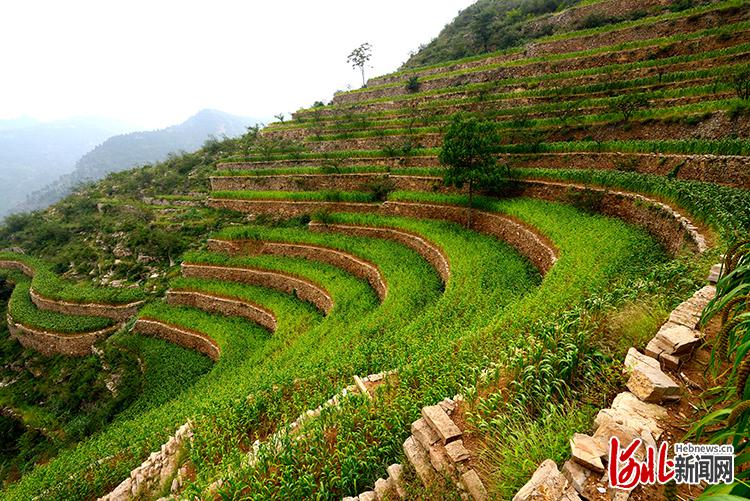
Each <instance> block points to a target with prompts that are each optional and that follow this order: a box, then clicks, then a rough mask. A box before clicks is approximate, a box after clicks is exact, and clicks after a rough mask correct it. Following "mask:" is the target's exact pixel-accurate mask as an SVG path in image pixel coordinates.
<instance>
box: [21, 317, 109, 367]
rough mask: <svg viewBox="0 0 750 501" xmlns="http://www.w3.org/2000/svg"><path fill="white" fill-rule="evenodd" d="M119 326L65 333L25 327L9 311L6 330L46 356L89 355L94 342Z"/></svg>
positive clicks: (27, 346) (22, 342) (23, 343)
mask: <svg viewBox="0 0 750 501" xmlns="http://www.w3.org/2000/svg"><path fill="white" fill-rule="evenodd" d="M119 328H120V325H113V326H111V327H107V328H106V329H101V330H98V331H92V332H82V333H75V334H66V333H61V332H52V331H44V330H41V329H35V328H32V327H27V326H25V325H23V324H20V323H17V322H16V321H15V320H14V319H13V317H12V316H11V315H10V313H9V314H8V330H9V331H10V335H11V337H12V338H14V339H17V340H18V342H20V343H21V345H22V346H23V347H24V348H31V349H33V350H36V351H38V352H39V353H41V354H43V355H46V356H52V355H58V354H62V355H66V356H71V357H82V356H86V355H90V354H91V347H92V346H93V345H94V343H96V342H98V341H100V340H102V339H104V338H106V337H107V336H109V335H110V334H112V333H114V332H115V331H117V329H119Z"/></svg>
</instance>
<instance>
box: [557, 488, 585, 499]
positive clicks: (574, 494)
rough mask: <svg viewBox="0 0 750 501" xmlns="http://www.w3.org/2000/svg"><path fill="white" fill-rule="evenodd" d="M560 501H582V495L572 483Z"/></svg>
mask: <svg viewBox="0 0 750 501" xmlns="http://www.w3.org/2000/svg"><path fill="white" fill-rule="evenodd" d="M560 501H582V499H581V496H579V495H578V491H576V490H575V488H574V487H573V486H572V485H569V486H568V488H567V489H565V492H563V495H562V497H561V498H560Z"/></svg>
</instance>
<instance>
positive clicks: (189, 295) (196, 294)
mask: <svg viewBox="0 0 750 501" xmlns="http://www.w3.org/2000/svg"><path fill="white" fill-rule="evenodd" d="M167 303H169V304H171V305H175V306H187V307H189V308H196V309H199V310H203V311H205V312H208V313H218V314H220V315H224V316H227V317H241V318H245V319H247V320H249V321H251V322H254V323H256V324H258V325H260V326H261V327H263V328H265V329H267V330H268V331H270V332H275V331H276V316H275V315H274V314H273V312H272V311H270V310H268V309H267V308H264V307H262V306H260V305H257V304H254V303H251V302H250V301H246V300H243V299H239V298H236V297H229V296H221V295H218V294H213V293H208V292H205V291H192V290H175V289H170V290H169V291H167Z"/></svg>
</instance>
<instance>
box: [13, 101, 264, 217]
mask: <svg viewBox="0 0 750 501" xmlns="http://www.w3.org/2000/svg"><path fill="white" fill-rule="evenodd" d="M259 121H260V120H255V119H253V118H247V117H239V116H235V115H230V114H228V113H223V112H221V111H216V110H203V111H200V112H199V113H197V114H195V115H193V116H192V117H190V118H189V119H187V120H186V121H185V122H183V123H181V124H179V125H173V126H171V127H167V128H166V129H160V130H155V131H146V132H132V133H130V134H122V135H118V136H114V137H110V138H109V139H107V140H106V141H104V142H103V143H102V144H100V145H99V146H97V147H96V148H94V149H93V150H91V151H89V152H88V153H86V154H85V155H83V156H82V157H81V158H80V159H79V160H78V161H77V162H76V163H75V169H74V170H73V172H71V173H69V174H66V175H63V176H61V177H60V178H59V179H57V180H56V181H55V182H53V183H52V184H49V185H47V186H46V187H44V189H42V190H39V191H37V192H35V193H32V194H31V195H30V196H29V197H28V198H27V199H26V201H25V202H23V203H21V204H19V205H18V206H17V207H16V208H15V209H14V212H17V211H26V210H35V209H40V208H43V207H47V206H48V205H51V204H53V203H55V202H56V201H58V200H60V199H62V198H63V197H65V196H66V195H67V194H69V193H70V192H71V190H72V188H73V187H75V186H76V185H78V184H80V183H81V182H86V181H96V180H99V179H102V178H104V177H105V176H106V175H107V174H109V173H111V172H119V171H122V170H127V169H131V168H133V167H138V166H141V165H145V164H149V163H154V162H159V161H161V160H164V159H166V158H167V156H168V155H169V154H170V153H177V152H180V151H187V152H190V151H195V150H197V149H198V148H200V147H201V146H203V144H204V143H205V142H206V139H208V138H209V137H210V136H215V137H222V136H227V137H236V136H240V135H242V134H243V133H244V132H246V127H247V126H249V125H254V124H255V123H256V122H259Z"/></svg>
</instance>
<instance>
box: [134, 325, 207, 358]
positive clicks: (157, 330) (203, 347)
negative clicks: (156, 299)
mask: <svg viewBox="0 0 750 501" xmlns="http://www.w3.org/2000/svg"><path fill="white" fill-rule="evenodd" d="M133 331H134V332H137V333H138V334H143V335H145V336H152V337H156V338H159V339H163V340H165V341H168V342H170V343H174V344H177V345H179V346H182V347H184V348H187V349H190V350H195V351H198V352H200V353H203V354H204V355H206V356H208V357H209V358H210V359H211V360H213V361H214V362H216V361H218V360H219V357H220V356H221V349H220V348H219V345H218V344H217V343H216V341H214V340H213V339H211V338H210V337H208V336H207V335H205V334H202V333H200V332H196V331H191V330H188V329H185V328H182V327H177V326H175V325H170V324H167V323H165V322H161V321H159V320H153V319H150V318H139V319H138V320H137V321H136V322H135V325H134V326H133Z"/></svg>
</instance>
